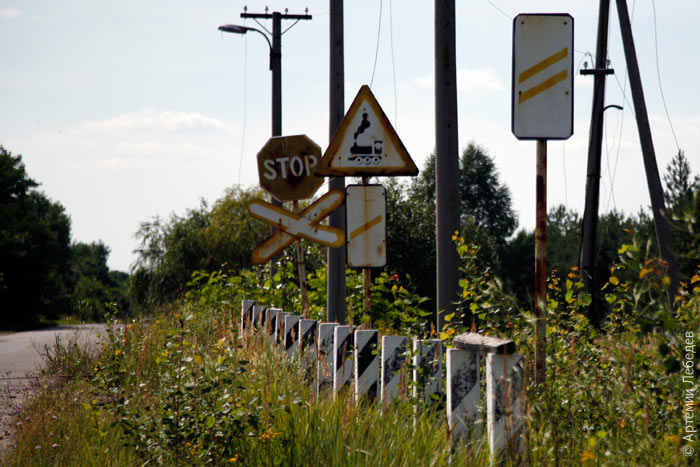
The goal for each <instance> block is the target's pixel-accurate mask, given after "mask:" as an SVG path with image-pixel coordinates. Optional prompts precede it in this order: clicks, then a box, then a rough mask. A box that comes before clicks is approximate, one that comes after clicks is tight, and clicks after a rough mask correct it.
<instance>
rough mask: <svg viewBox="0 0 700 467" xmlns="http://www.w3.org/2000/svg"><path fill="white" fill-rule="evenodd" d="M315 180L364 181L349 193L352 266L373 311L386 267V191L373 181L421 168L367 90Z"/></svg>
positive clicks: (357, 99) (349, 257)
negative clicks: (377, 278)
mask: <svg viewBox="0 0 700 467" xmlns="http://www.w3.org/2000/svg"><path fill="white" fill-rule="evenodd" d="M316 175H322V176H341V177H346V176H355V177H358V176H359V177H362V184H361V185H350V186H348V187H347V189H346V200H347V201H346V209H345V211H346V231H347V252H346V258H347V263H348V266H350V267H356V268H362V272H363V289H364V308H365V310H366V311H369V310H370V307H371V300H370V298H371V270H370V268H372V267H383V266H384V265H385V264H386V190H385V189H384V187H382V186H381V185H367V181H368V177H371V176H395V175H412V176H415V175H418V168H417V167H416V164H415V163H414V162H413V159H411V156H410V155H409V154H408V151H407V150H406V148H405V146H404V145H403V142H401V139H400V138H399V135H398V134H396V131H395V130H394V127H393V126H392V125H391V122H389V119H388V118H387V117H386V114H385V113H384V111H383V110H382V108H381V106H380V105H379V103H378V102H377V99H376V98H375V97H374V94H372V91H371V90H370V89H369V87H368V86H366V85H365V86H362V87H361V88H360V91H359V92H358V93H357V95H356V96H355V99H354V100H353V102H352V104H351V105H350V108H349V109H348V111H347V113H346V114H345V117H344V118H343V121H342V122H341V123H340V126H339V127H338V130H337V131H336V132H335V135H334V136H333V139H332V140H331V142H330V144H329V145H328V149H327V150H326V152H325V153H324V155H323V158H322V159H321V161H320V162H319V164H318V168H317V169H316Z"/></svg>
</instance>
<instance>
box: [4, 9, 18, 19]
mask: <svg viewBox="0 0 700 467" xmlns="http://www.w3.org/2000/svg"><path fill="white" fill-rule="evenodd" d="M21 17H22V12H21V11H19V10H18V9H16V8H3V9H0V19H12V18H21Z"/></svg>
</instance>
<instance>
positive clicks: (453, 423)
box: [446, 349, 481, 438]
mask: <svg viewBox="0 0 700 467" xmlns="http://www.w3.org/2000/svg"><path fill="white" fill-rule="evenodd" d="M446 375H447V377H446V386H447V421H448V423H449V424H450V431H451V433H452V436H453V437H457V436H459V435H460V434H462V433H464V432H465V431H467V432H469V431H470V430H472V429H475V431H474V434H475V435H476V437H477V438H479V437H480V436H481V424H480V420H479V419H480V417H479V412H478V405H479V401H480V399H481V388H480V384H479V380H480V378H479V355H478V354H476V353H473V352H469V351H467V350H460V349H447V368H446ZM475 422H476V425H475Z"/></svg>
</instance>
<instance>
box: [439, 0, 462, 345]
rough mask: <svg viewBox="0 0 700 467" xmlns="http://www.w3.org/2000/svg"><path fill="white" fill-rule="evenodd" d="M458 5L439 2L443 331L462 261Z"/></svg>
mask: <svg viewBox="0 0 700 467" xmlns="http://www.w3.org/2000/svg"><path fill="white" fill-rule="evenodd" d="M455 57H456V52H455V2H454V0H435V191H436V204H437V212H436V217H435V232H436V235H435V241H436V245H435V247H436V248H435V249H436V252H437V258H436V266H437V267H436V270H437V271H436V274H437V313H436V316H435V324H436V326H437V330H438V332H440V331H441V330H442V326H443V323H444V315H445V314H449V313H453V312H454V311H455V301H456V299H457V268H458V267H459V257H458V255H457V248H456V246H455V243H454V241H453V240H452V235H453V234H454V232H455V230H458V229H459V214H460V198H459V147H458V135H457V67H456V58H455Z"/></svg>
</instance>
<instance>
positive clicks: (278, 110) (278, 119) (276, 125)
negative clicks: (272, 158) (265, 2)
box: [241, 7, 311, 136]
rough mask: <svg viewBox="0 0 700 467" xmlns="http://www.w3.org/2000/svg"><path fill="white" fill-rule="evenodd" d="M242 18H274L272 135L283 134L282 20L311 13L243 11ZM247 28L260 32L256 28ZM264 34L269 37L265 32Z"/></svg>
mask: <svg viewBox="0 0 700 467" xmlns="http://www.w3.org/2000/svg"><path fill="white" fill-rule="evenodd" d="M246 10H247V7H246ZM266 10H267V8H266ZM241 18H251V19H271V20H272V43H271V44H269V45H270V70H272V136H282V20H283V19H287V20H292V19H293V20H297V21H300V20H310V19H311V15H308V14H304V15H289V14H287V13H284V14H282V13H280V12H278V11H274V12H272V13H268V12H267V11H266V12H265V13H248V12H247V11H244V12H243V13H241ZM246 29H248V30H255V31H258V32H260V31H259V30H257V29H254V28H246ZM263 35H264V36H265V38H267V36H266V35H265V34H263ZM268 42H269V41H268Z"/></svg>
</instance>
